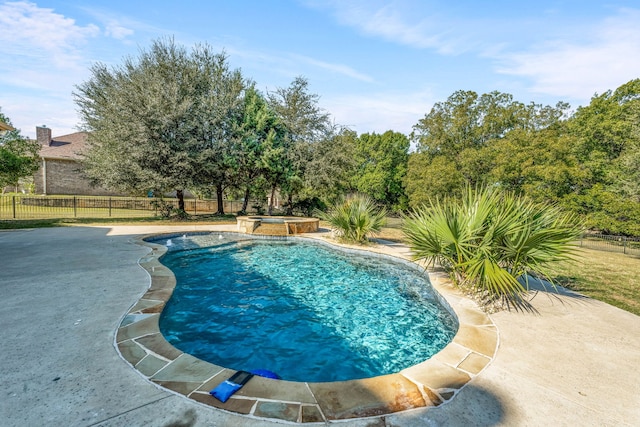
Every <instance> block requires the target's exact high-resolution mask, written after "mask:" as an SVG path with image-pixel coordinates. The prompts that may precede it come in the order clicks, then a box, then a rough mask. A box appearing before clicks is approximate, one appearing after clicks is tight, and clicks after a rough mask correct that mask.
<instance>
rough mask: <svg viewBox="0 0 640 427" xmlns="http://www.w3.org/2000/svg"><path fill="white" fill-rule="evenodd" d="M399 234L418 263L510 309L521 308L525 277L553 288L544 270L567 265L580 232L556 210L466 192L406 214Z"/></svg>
mask: <svg viewBox="0 0 640 427" xmlns="http://www.w3.org/2000/svg"><path fill="white" fill-rule="evenodd" d="M403 232H404V233H405V235H406V237H407V240H408V242H409V246H410V247H411V249H412V251H413V254H414V258H415V259H416V260H425V261H427V263H429V264H431V265H434V264H436V263H437V264H439V265H440V266H442V267H443V268H444V269H446V271H448V272H449V274H450V276H451V278H452V280H453V281H454V283H455V284H456V285H458V286H460V287H462V288H465V289H469V290H471V291H473V292H476V293H479V294H480V296H482V297H483V300H484V301H485V302H486V303H490V302H495V301H498V300H499V301H501V302H503V303H506V304H507V306H509V305H511V304H513V305H521V304H523V301H524V300H523V296H524V294H525V293H526V291H527V290H528V287H529V283H528V274H533V275H536V276H538V277H541V278H543V279H546V280H548V281H549V282H551V283H552V281H551V274H550V273H549V270H548V267H549V266H551V265H552V264H554V263H556V262H558V261H563V260H568V259H571V257H572V254H573V253H574V250H575V248H576V247H575V246H574V242H575V241H576V240H577V239H578V238H579V236H580V234H581V232H582V227H581V226H580V225H579V223H578V222H577V220H576V217H575V216H573V215H569V214H565V213H563V212H562V211H561V210H560V209H559V208H557V207H555V206H549V205H543V204H537V203H533V202H531V201H529V200H528V199H526V198H524V197H521V196H515V195H514V194H512V193H504V192H499V191H498V190H496V189H493V188H476V189H473V188H470V187H468V188H467V189H466V190H465V193H464V195H463V196H462V198H460V199H454V198H450V197H445V198H443V199H436V200H435V201H433V200H432V201H430V202H429V203H428V204H427V205H425V206H423V207H422V208H421V209H419V210H417V211H415V212H414V213H412V214H410V215H409V216H408V217H407V218H405V221H404V226H403ZM519 279H520V280H519Z"/></svg>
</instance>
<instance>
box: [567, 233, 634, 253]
mask: <svg viewBox="0 0 640 427" xmlns="http://www.w3.org/2000/svg"><path fill="white" fill-rule="evenodd" d="M580 246H581V247H583V248H589V249H596V250H599V251H609V252H620V253H623V254H626V255H634V256H640V237H626V236H610V235H607V234H585V235H583V236H582V238H581V239H580Z"/></svg>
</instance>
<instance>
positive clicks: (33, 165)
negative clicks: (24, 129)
mask: <svg viewBox="0 0 640 427" xmlns="http://www.w3.org/2000/svg"><path fill="white" fill-rule="evenodd" d="M0 121H2V122H3V123H5V124H7V125H9V126H11V127H13V126H12V123H11V120H10V119H9V118H8V117H7V116H5V115H4V114H3V113H2V111H0ZM39 150H40V145H39V144H38V143H37V142H34V141H29V140H28V139H27V138H25V137H23V136H22V135H21V134H20V130H18V129H13V130H6V131H0V188H1V189H3V190H4V188H5V187H6V186H9V185H12V186H17V185H18V182H19V181H20V180H21V179H24V178H30V177H31V176H32V175H33V174H34V173H35V172H36V171H37V170H38V168H39V166H40V157H39V156H38V151H39Z"/></svg>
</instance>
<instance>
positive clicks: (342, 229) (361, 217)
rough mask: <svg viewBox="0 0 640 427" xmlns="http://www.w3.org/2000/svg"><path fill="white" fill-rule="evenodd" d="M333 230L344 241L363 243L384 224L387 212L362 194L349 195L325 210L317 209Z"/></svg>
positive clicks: (318, 213)
mask: <svg viewBox="0 0 640 427" xmlns="http://www.w3.org/2000/svg"><path fill="white" fill-rule="evenodd" d="M317 215H318V217H320V219H323V220H325V221H327V222H328V223H329V224H330V225H331V228H332V229H333V231H334V232H335V233H336V234H337V235H338V236H339V237H340V238H341V239H342V240H344V241H346V242H355V243H364V242H365V241H366V240H367V239H368V237H369V236H370V235H371V234H373V233H377V232H379V231H380V230H381V229H382V227H383V226H384V224H385V220H386V216H387V212H386V210H384V209H380V208H378V207H377V206H376V205H375V203H374V202H373V200H372V199H371V198H370V197H368V196H364V195H356V196H351V197H348V198H346V199H342V200H339V201H338V202H336V203H335V204H334V205H332V206H330V207H329V209H328V210H327V212H322V211H317Z"/></svg>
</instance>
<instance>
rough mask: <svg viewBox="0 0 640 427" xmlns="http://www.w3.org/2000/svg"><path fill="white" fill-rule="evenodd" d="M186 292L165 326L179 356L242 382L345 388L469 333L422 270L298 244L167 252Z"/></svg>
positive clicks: (186, 243) (207, 243) (225, 237)
mask: <svg viewBox="0 0 640 427" xmlns="http://www.w3.org/2000/svg"><path fill="white" fill-rule="evenodd" d="M155 243H160V244H163V245H165V246H167V248H168V252H167V254H166V255H165V256H163V257H162V259H161V262H162V263H163V264H164V265H166V266H167V267H168V268H170V269H171V270H172V271H173V273H174V274H175V276H176V280H177V285H176V288H175V290H174V293H173V295H172V297H171V299H170V300H169V301H168V303H167V305H166V306H165V308H164V310H163V312H162V315H161V317H160V330H161V332H162V333H163V335H164V337H165V338H166V340H167V341H168V342H169V343H171V344H172V345H174V346H175V347H176V348H178V349H180V350H182V351H184V352H186V353H189V354H191V355H194V356H195V357H197V358H199V359H203V360H206V361H209V362H211V363H214V364H217V365H220V366H225V367H227V368H231V369H235V370H240V369H244V370H251V369H269V370H271V371H274V372H277V373H278V374H279V375H280V376H281V377H282V378H283V379H287V380H292V381H305V382H326V381H342V380H350V379H357V378H369V377H374V376H379V375H385V374H390V373H394V372H399V371H401V370H402V369H405V368H407V367H410V366H412V365H415V364H418V363H420V362H422V361H424V360H426V359H428V358H429V357H431V356H432V355H433V354H435V353H437V352H438V351H440V350H441V349H442V348H443V347H445V346H446V345H447V344H448V343H449V342H450V341H451V340H452V338H453V337H454V335H455V333H456V331H457V329H458V323H457V320H456V318H455V316H453V315H452V314H451V312H450V311H449V309H448V308H447V307H445V306H444V305H443V303H442V302H441V300H440V299H439V298H438V295H437V294H436V293H435V292H434V291H433V289H432V288H431V285H430V284H429V282H428V279H427V278H426V276H425V275H424V274H423V273H422V272H421V271H419V270H418V269H416V268H415V267H413V266H414V264H410V263H404V262H400V261H394V260H392V259H391V258H390V257H380V256H372V255H368V254H365V253H359V252H354V251H350V252H345V251H344V250H338V249H332V248H331V247H329V246H327V245H323V244H319V243H312V242H304V241H301V240H299V239H293V240H292V239H288V240H283V239H268V240H267V239H253V238H247V236H241V235H235V234H232V233H228V234H227V233H225V234H213V235H211V234H204V235H183V236H177V237H176V236H174V237H173V238H164V240H156V241H155Z"/></svg>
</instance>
